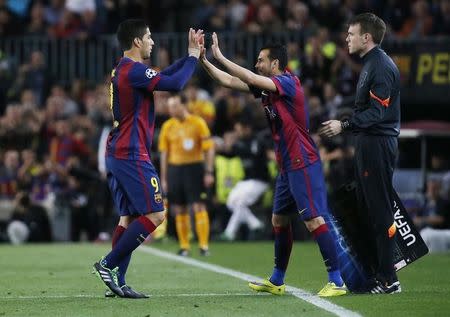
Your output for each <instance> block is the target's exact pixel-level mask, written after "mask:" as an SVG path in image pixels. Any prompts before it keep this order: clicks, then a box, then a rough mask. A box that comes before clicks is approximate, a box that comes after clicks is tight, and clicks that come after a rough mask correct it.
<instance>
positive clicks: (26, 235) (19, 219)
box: [7, 192, 52, 244]
mask: <svg viewBox="0 0 450 317" xmlns="http://www.w3.org/2000/svg"><path fill="white" fill-rule="evenodd" d="M7 232H8V236H9V238H10V241H11V242H13V243H14V244H18V243H24V242H50V241H52V228H51V225H50V220H49V218H48V215H47V212H46V211H45V209H44V208H42V207H40V206H38V205H35V204H33V203H32V202H31V200H30V197H29V195H28V193H26V192H18V193H17V195H16V197H15V208H14V211H13V213H12V215H11V217H10V220H9V225H8V228H7Z"/></svg>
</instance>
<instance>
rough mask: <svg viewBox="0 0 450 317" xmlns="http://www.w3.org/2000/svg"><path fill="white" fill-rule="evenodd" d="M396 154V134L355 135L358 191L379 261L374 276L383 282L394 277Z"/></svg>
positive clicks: (360, 204) (359, 202) (359, 204)
mask: <svg viewBox="0 0 450 317" xmlns="http://www.w3.org/2000/svg"><path fill="white" fill-rule="evenodd" d="M396 157H397V138H396V137H389V136H371V135H363V134H359V135H357V136H356V137H355V178H356V182H357V189H356V195H357V199H358V209H359V212H360V213H361V215H360V216H361V217H362V218H363V219H365V220H366V221H367V226H368V228H369V230H370V231H371V232H370V233H369V234H370V236H371V237H373V241H372V242H373V246H374V247H375V249H376V253H377V254H376V255H377V262H378V263H377V265H376V267H375V272H373V273H374V274H375V277H376V278H378V279H379V280H381V281H384V282H390V281H391V280H392V279H395V278H396V277H395V269H394V265H393V261H394V239H393V237H392V236H390V234H389V228H391V226H392V225H393V223H394V210H393V201H394V198H393V186H392V176H393V173H394V166H395V161H396Z"/></svg>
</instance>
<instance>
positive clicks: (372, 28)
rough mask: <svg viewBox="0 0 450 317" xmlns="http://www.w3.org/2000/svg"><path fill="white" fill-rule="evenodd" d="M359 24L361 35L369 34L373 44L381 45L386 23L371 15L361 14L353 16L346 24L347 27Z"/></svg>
mask: <svg viewBox="0 0 450 317" xmlns="http://www.w3.org/2000/svg"><path fill="white" fill-rule="evenodd" d="M355 24H359V25H360V27H361V34H364V33H369V34H370V35H372V38H373V42H374V43H375V44H381V42H382V41H383V38H384V34H385V33H386V23H384V21H383V20H382V19H380V18H379V17H377V16H376V15H375V14H373V13H361V14H358V15H357V16H354V17H353V18H351V19H350V21H349V22H348V25H355Z"/></svg>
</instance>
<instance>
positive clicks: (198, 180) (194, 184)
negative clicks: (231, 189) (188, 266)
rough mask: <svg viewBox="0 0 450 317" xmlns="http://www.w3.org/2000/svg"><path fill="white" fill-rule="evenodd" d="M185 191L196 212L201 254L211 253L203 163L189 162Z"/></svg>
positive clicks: (186, 171) (196, 226) (196, 227)
mask: <svg viewBox="0 0 450 317" xmlns="http://www.w3.org/2000/svg"><path fill="white" fill-rule="evenodd" d="M184 176H185V182H184V192H185V193H186V197H187V201H188V203H189V204H190V205H191V206H192V209H193V212H194V221H195V231H196V233H197V238H198V244H199V248H200V255H209V230H210V228H209V215H208V210H207V208H206V203H205V200H206V192H205V186H204V183H203V179H204V177H203V176H204V167H203V163H195V164H189V165H187V166H186V169H185V174H184Z"/></svg>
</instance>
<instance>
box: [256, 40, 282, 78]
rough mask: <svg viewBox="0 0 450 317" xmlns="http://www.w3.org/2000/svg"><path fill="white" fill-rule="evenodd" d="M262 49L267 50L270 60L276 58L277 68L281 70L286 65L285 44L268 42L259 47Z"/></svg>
mask: <svg viewBox="0 0 450 317" xmlns="http://www.w3.org/2000/svg"><path fill="white" fill-rule="evenodd" d="M262 50H269V59H270V60H271V61H273V60H276V59H277V60H278V63H279V64H278V68H279V69H280V70H281V71H284V70H285V69H286V67H287V62H288V54H287V50H286V46H284V45H281V44H278V43H270V44H266V45H264V46H263V47H262V48H261V51H262Z"/></svg>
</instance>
